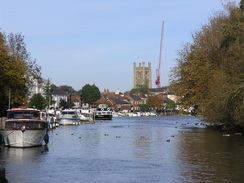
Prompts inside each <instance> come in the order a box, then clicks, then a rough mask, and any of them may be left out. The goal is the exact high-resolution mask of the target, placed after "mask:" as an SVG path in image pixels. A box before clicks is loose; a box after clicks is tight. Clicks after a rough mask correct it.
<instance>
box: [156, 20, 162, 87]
mask: <svg viewBox="0 0 244 183" xmlns="http://www.w3.org/2000/svg"><path fill="white" fill-rule="evenodd" d="M163 35H164V21H163V23H162V32H161V41H160V53H159V61H158V68H157V69H156V81H155V84H156V85H157V88H161V83H160V66H161V59H162V47H163Z"/></svg>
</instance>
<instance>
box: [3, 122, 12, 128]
mask: <svg viewBox="0 0 244 183" xmlns="http://www.w3.org/2000/svg"><path fill="white" fill-rule="evenodd" d="M5 128H14V122H7V123H6V124H5Z"/></svg>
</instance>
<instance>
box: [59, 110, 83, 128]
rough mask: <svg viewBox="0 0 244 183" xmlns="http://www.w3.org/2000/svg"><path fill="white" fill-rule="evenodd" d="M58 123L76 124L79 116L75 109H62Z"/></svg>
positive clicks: (78, 121)
mask: <svg viewBox="0 0 244 183" xmlns="http://www.w3.org/2000/svg"><path fill="white" fill-rule="evenodd" d="M59 124H60V125H78V124H80V118H79V116H78V114H77V111H76V110H63V111H61V114H60V117H59Z"/></svg>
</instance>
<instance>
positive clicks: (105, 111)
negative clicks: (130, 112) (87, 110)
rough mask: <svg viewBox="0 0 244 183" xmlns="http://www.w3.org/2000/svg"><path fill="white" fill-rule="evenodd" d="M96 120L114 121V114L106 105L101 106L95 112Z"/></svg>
mask: <svg viewBox="0 0 244 183" xmlns="http://www.w3.org/2000/svg"><path fill="white" fill-rule="evenodd" d="M94 116H95V120H112V118H113V112H112V110H111V109H110V108H108V106H107V105H106V104H99V105H98V108H97V109H96V110H95V111H94Z"/></svg>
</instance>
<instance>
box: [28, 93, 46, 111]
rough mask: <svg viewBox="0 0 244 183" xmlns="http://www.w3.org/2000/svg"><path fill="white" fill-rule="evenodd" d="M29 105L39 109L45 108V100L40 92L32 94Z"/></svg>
mask: <svg viewBox="0 0 244 183" xmlns="http://www.w3.org/2000/svg"><path fill="white" fill-rule="evenodd" d="M29 107H32V108H36V109H39V110H41V109H45V107H46V100H45V98H44V97H43V96H42V95H41V94H40V93H38V94H34V95H33V96H32V97H31V99H30V102H29Z"/></svg>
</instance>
